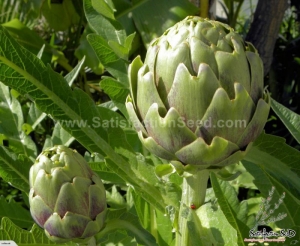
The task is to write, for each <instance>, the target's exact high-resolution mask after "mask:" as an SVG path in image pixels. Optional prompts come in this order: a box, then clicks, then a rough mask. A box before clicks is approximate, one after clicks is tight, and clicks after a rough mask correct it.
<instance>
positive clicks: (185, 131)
mask: <svg viewBox="0 0 300 246" xmlns="http://www.w3.org/2000/svg"><path fill="white" fill-rule="evenodd" d="M129 79H130V87H131V97H130V96H129V97H128V98H127V103H126V106H127V109H128V113H129V117H130V119H131V120H132V122H133V124H134V126H135V128H136V130H137V131H138V132H139V138H140V139H141V141H142V143H143V144H144V145H145V147H146V148H147V149H149V151H151V152H152V153H154V154H156V155H157V156H159V157H161V158H164V159H167V160H170V161H172V160H173V161H180V162H181V163H183V164H184V165H188V164H189V165H202V166H204V167H214V168H216V167H223V166H226V165H229V164H232V163H234V162H238V161H239V160H241V159H242V158H243V157H244V155H245V153H246V152H247V150H248V149H249V147H250V146H251V143H252V142H253V141H254V140H255V139H256V138H257V137H258V135H259V134H260V133H261V132H262V130H263V127H264V125H265V123H266V121H267V117H268V113H269V109H270V102H269V100H270V99H269V97H268V94H267V93H265V94H264V90H263V66H262V61H261V59H260V57H259V55H258V53H257V51H256V50H255V48H254V47H253V46H252V45H251V44H249V43H246V42H244V41H243V39H242V37H241V36H240V35H238V34H237V33H235V32H234V31H233V29H232V28H230V27H229V26H227V25H225V24H222V23H220V22H217V21H210V20H207V19H202V18H200V17H187V18H186V19H185V20H183V21H181V22H179V23H177V24H176V25H175V26H173V27H171V28H170V29H168V30H167V31H166V32H165V33H164V34H163V35H162V36H161V37H159V38H158V39H156V40H154V41H153V42H152V43H151V44H150V46H149V48H148V51H147V55H146V59H145V63H144V64H143V63H142V61H141V59H140V57H137V58H136V59H134V60H133V62H132V64H131V65H130V68H129Z"/></svg>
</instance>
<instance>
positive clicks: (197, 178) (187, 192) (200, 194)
mask: <svg viewBox="0 0 300 246" xmlns="http://www.w3.org/2000/svg"><path fill="white" fill-rule="evenodd" d="M208 178H209V171H208V170H206V169H205V170H201V171H198V172H197V173H196V174H194V175H193V176H189V177H185V178H184V179H183V184H182V196H181V203H180V209H179V218H178V231H177V233H176V246H190V245H192V244H191V242H189V241H190V240H189V238H190V237H193V235H192V234H191V233H189V228H188V225H187V224H188V220H189V218H190V217H191V216H190V214H191V213H195V211H193V210H194V209H198V208H199V207H200V206H202V205H203V204H204V201H205V195H206V189H207V181H208Z"/></svg>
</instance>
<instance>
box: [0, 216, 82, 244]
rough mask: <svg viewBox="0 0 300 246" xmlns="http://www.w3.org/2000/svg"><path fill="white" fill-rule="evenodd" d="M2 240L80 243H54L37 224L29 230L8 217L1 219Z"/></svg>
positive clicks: (30, 242) (0, 235) (24, 242)
mask: <svg viewBox="0 0 300 246" xmlns="http://www.w3.org/2000/svg"><path fill="white" fill-rule="evenodd" d="M0 240H13V241H14V242H15V243H16V244H17V245H70V246H76V245H78V244H75V243H72V242H69V243H62V244H56V243H53V242H51V241H50V240H49V239H48V238H47V236H46V235H45V233H44V230H42V229H41V228H39V227H38V226H37V225H36V224H34V225H33V227H32V229H31V230H30V231H27V230H23V229H21V228H20V227H18V226H16V225H15V224H14V223H12V222H11V221H10V220H9V219H8V218H3V219H2V220H1V227H0Z"/></svg>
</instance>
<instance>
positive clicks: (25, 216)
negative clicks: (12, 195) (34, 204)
mask: <svg viewBox="0 0 300 246" xmlns="http://www.w3.org/2000/svg"><path fill="white" fill-rule="evenodd" d="M3 217H7V218H9V219H10V220H12V222H13V223H15V224H16V225H17V226H19V227H22V228H29V227H31V226H32V225H33V223H34V222H33V220H32V218H31V215H30V212H29V210H26V209H25V208H23V207H22V206H21V205H19V204H18V203H16V202H14V201H13V200H11V201H10V202H7V201H6V200H5V198H4V197H0V219H1V218H3Z"/></svg>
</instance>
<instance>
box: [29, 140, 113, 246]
mask: <svg viewBox="0 0 300 246" xmlns="http://www.w3.org/2000/svg"><path fill="white" fill-rule="evenodd" d="M29 181H30V188H31V189H30V193H29V203H30V212H31V215H32V217H33V219H34V220H35V222H36V223H37V224H38V225H39V226H41V227H42V228H44V230H45V233H46V235H47V236H48V238H49V239H51V240H52V241H54V242H66V241H71V240H74V241H75V242H84V241H87V240H89V238H90V237H92V236H94V235H95V234H96V233H98V232H99V231H100V230H101V229H102V228H103V225H104V221H105V214H106V210H107V206H106V194H105V188H104V186H103V184H102V181H101V179H100V178H99V177H98V176H97V174H95V173H94V172H93V171H92V169H91V168H90V167H89V165H88V163H87V162H86V161H85V159H84V158H83V157H82V156H81V155H80V154H79V153H77V152H76V151H75V150H72V149H69V148H67V147H65V146H55V147H52V148H49V149H47V150H45V151H43V152H42V153H41V154H40V155H39V156H38V157H37V159H36V162H35V163H34V165H33V166H32V167H31V169H30V174H29Z"/></svg>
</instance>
